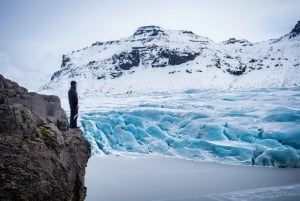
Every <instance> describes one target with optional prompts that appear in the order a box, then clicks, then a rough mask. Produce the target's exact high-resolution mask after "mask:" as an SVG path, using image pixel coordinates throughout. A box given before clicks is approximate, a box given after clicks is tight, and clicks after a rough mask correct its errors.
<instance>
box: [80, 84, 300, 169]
mask: <svg viewBox="0 0 300 201" xmlns="http://www.w3.org/2000/svg"><path fill="white" fill-rule="evenodd" d="M81 102H82V104H81V105H85V107H84V108H82V109H81V113H80V123H81V129H82V130H83V131H84V135H85V137H86V138H87V139H88V141H89V142H90V143H91V146H92V151H93V154H100V155H101V154H102V155H122V154H124V153H136V154H144V155H164V156H170V157H176V158H184V159H192V160H201V161H217V162H221V163H227V164H239V165H257V166H274V167H300V162H299V155H300V88H299V87H294V88H268V89H255V90H250V91H249V90H247V91H242V90H240V91H238V90H226V91H224V90H198V89H194V90H193V89H190V90H186V91H182V92H177V93H168V92H157V93H155V92H153V93H147V94H119V95H118V94H115V95H109V96H103V97H97V98H96V97H82V98H81Z"/></svg>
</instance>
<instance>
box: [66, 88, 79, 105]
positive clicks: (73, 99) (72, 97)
mask: <svg viewBox="0 0 300 201" xmlns="http://www.w3.org/2000/svg"><path fill="white" fill-rule="evenodd" d="M68 95H69V103H70V108H71V109H75V108H77V105H78V96H77V91H76V87H75V86H72V87H71V88H70V89H69V93H68Z"/></svg>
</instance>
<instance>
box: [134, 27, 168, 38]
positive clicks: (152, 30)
mask: <svg viewBox="0 0 300 201" xmlns="http://www.w3.org/2000/svg"><path fill="white" fill-rule="evenodd" d="M133 35H134V36H139V35H144V36H158V35H166V33H165V32H164V30H163V29H162V28H161V27H159V26H142V27H139V28H138V29H137V30H136V31H135V32H134V34H133Z"/></svg>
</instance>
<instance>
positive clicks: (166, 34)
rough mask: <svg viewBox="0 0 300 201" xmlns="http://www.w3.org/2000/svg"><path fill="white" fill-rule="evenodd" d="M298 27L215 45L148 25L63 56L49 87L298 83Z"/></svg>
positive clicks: (93, 90)
mask: <svg viewBox="0 0 300 201" xmlns="http://www.w3.org/2000/svg"><path fill="white" fill-rule="evenodd" d="M299 29H300V21H298V23H297V24H296V26H295V28H294V29H293V30H292V31H291V32H290V33H289V34H286V35H284V36H282V37H281V38H279V39H272V40H268V41H264V42H259V43H251V42H249V41H247V40H238V39H235V38H231V39H229V40H227V41H224V42H222V43H215V42H214V41H212V40H210V39H209V38H206V37H202V36H198V35H196V34H194V33H193V32H191V31H183V30H180V31H174V30H166V29H163V28H161V27H158V26H143V27H140V28H138V29H137V30H136V32H135V33H134V34H133V35H132V36H130V37H128V38H122V39H120V40H116V41H108V42H95V43H93V44H92V45H91V46H89V47H86V48H84V49H81V50H77V51H73V52H71V53H70V54H67V55H63V58H62V64H61V69H60V70H59V71H57V72H55V73H54V74H53V75H52V77H51V81H49V83H47V84H46V85H45V86H44V89H49V90H51V89H54V90H60V89H62V88H63V89H64V90H65V88H68V86H69V82H70V81H71V80H76V81H77V82H78V83H79V86H80V93H81V94H97V93H101V94H103V93H132V92H142V93H147V92H150V91H152V92H153V91H174V90H186V89H228V88H231V89H248V88H261V87H288V86H299V85H300V79H299V76H300V30H299Z"/></svg>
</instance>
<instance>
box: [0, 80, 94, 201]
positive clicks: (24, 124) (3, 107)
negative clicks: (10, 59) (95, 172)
mask: <svg viewBox="0 0 300 201" xmlns="http://www.w3.org/2000/svg"><path fill="white" fill-rule="evenodd" d="M68 127H69V124H68V122H67V119H66V114H65V112H64V110H63V109H61V107H60V100H59V98H58V97H56V96H46V95H40V94H37V93H32V92H31V93H30V92H28V91H27V90H26V89H25V88H23V87H20V86H19V85H18V84H17V83H15V82H12V81H10V80H7V79H5V78H4V77H3V76H2V75H0V153H1V154H0V200H1V201H13V200H14V201H15V200H23V201H35V200H53V201H56V200H57V201H82V200H84V198H85V195H86V188H85V186H84V174H85V167H86V165H87V161H88V159H89V157H90V145H89V143H88V142H87V141H86V140H85V139H84V137H83V135H82V132H81V131H80V130H79V129H69V128H68Z"/></svg>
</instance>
